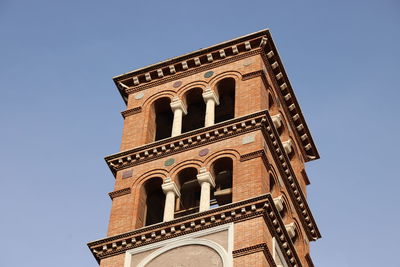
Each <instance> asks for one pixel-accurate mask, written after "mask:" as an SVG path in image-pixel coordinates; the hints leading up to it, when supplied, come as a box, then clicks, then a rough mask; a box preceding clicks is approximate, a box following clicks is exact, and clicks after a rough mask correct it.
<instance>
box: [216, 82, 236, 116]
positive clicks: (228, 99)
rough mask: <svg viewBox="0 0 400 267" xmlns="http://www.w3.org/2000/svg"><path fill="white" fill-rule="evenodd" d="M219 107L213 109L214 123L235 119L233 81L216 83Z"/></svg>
mask: <svg viewBox="0 0 400 267" xmlns="http://www.w3.org/2000/svg"><path fill="white" fill-rule="evenodd" d="M217 90H218V95H219V105H218V106H216V107H215V123H218V122H222V121H226V120H229V119H233V118H234V117H235V79H233V78H225V79H222V80H221V81H219V82H218V84H217Z"/></svg>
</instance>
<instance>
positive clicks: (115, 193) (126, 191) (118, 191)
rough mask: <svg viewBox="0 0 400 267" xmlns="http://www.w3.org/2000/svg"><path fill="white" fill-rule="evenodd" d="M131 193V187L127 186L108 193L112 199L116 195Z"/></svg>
mask: <svg viewBox="0 0 400 267" xmlns="http://www.w3.org/2000/svg"><path fill="white" fill-rule="evenodd" d="M130 193H131V188H130V187H127V188H123V189H120V190H116V191H113V192H110V193H108V195H109V196H110V198H111V199H114V198H116V197H120V196H123V195H128V194H130Z"/></svg>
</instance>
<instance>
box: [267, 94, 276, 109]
mask: <svg viewBox="0 0 400 267" xmlns="http://www.w3.org/2000/svg"><path fill="white" fill-rule="evenodd" d="M274 105H275V101H274V97H273V96H272V94H271V93H269V94H268V110H271V109H272V108H273V106H274Z"/></svg>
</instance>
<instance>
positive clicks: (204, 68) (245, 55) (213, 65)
mask: <svg viewBox="0 0 400 267" xmlns="http://www.w3.org/2000/svg"><path fill="white" fill-rule="evenodd" d="M261 52H262V50H261V49H254V50H252V51H249V52H244V53H242V54H239V55H236V56H234V57H230V58H225V59H222V60H220V61H215V62H213V63H209V64H207V65H204V66H201V67H197V68H195V69H189V70H186V71H184V72H181V73H177V74H174V75H173V76H168V77H164V78H162V79H160V80H156V81H154V82H151V83H146V84H143V85H140V86H135V87H129V88H124V92H125V93H126V94H132V93H136V92H139V91H142V90H146V89H148V88H151V87H155V86H159V85H162V84H164V83H168V82H172V81H174V80H179V79H182V78H185V77H188V76H191V75H194V74H197V73H201V72H204V71H208V70H211V69H214V68H217V67H220V66H223V65H225V64H230V63H233V62H235V61H238V60H242V59H245V58H248V57H251V56H254V55H259V54H261Z"/></svg>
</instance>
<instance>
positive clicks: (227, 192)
mask: <svg viewBox="0 0 400 267" xmlns="http://www.w3.org/2000/svg"><path fill="white" fill-rule="evenodd" d="M232 165H233V163H232V159H231V158H220V159H217V160H216V161H215V162H214V163H213V165H212V172H213V174H214V177H215V188H214V189H213V190H212V192H211V207H217V206H222V205H225V204H228V203H231V202H232V170H233V169H232Z"/></svg>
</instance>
